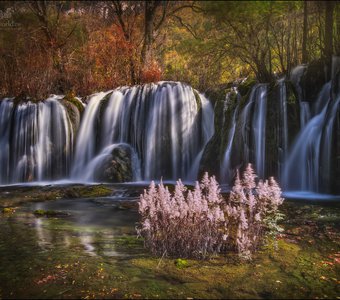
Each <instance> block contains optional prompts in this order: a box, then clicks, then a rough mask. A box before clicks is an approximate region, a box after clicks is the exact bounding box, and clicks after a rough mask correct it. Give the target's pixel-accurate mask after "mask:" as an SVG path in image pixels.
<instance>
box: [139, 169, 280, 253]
mask: <svg viewBox="0 0 340 300" xmlns="http://www.w3.org/2000/svg"><path fill="white" fill-rule="evenodd" d="M255 179H256V175H255V173H254V171H253V169H252V167H251V165H248V167H247V169H246V170H245V172H244V173H243V176H242V178H240V177H239V175H237V177H236V180H235V185H234V187H233V188H232V191H231V193H230V196H229V199H228V200H226V199H225V198H224V197H223V196H222V195H221V191H220V188H219V185H218V183H217V181H216V179H215V177H214V176H213V177H209V176H208V174H207V173H206V174H205V175H204V177H203V179H202V181H201V182H200V183H198V182H196V185H195V188H194V189H193V190H189V189H188V188H187V187H185V186H184V185H183V183H182V182H181V180H178V181H177V184H176V186H175V191H174V193H173V194H171V193H170V192H169V190H168V187H166V186H164V184H163V183H160V184H159V185H158V186H156V185H155V183H154V182H151V184H150V186H149V189H148V190H145V191H144V194H143V195H141V196H140V203H139V213H140V216H141V221H140V225H139V227H138V234H139V235H140V236H143V237H144V240H145V245H146V247H147V248H149V249H150V250H151V252H152V253H154V254H156V255H169V256H175V257H195V258H204V257H206V256H207V255H209V254H214V253H221V252H226V251H235V252H237V253H238V254H239V255H240V256H241V257H242V258H245V259H250V258H251V255H252V253H254V252H255V251H256V250H257V249H258V247H259V246H260V245H261V243H262V242H263V240H264V237H265V236H266V234H267V233H271V234H275V233H277V232H278V231H280V227H279V226H278V225H277V221H279V220H280V217H281V215H280V214H279V213H278V207H279V205H280V204H281V203H282V201H283V199H282V198H281V189H280V187H279V186H278V184H277V183H276V181H275V180H274V179H273V178H271V179H270V180H269V181H267V180H266V181H265V182H263V181H259V182H258V183H257V184H256V183H255Z"/></svg>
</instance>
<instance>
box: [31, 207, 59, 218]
mask: <svg viewBox="0 0 340 300" xmlns="http://www.w3.org/2000/svg"><path fill="white" fill-rule="evenodd" d="M33 214H34V215H35V216H36V217H55V216H57V215H58V212H56V211H54V210H44V209H37V210H35V211H34V212H33Z"/></svg>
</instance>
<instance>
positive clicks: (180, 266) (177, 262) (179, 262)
mask: <svg viewBox="0 0 340 300" xmlns="http://www.w3.org/2000/svg"><path fill="white" fill-rule="evenodd" d="M174 263H175V266H176V267H177V268H178V269H184V268H186V267H187V266H188V261H187V260H186V259H182V258H177V259H176V260H175V261H174Z"/></svg>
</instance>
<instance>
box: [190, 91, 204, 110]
mask: <svg viewBox="0 0 340 300" xmlns="http://www.w3.org/2000/svg"><path fill="white" fill-rule="evenodd" d="M192 91H193V93H194V95H195V100H196V105H197V111H199V110H200V109H201V107H202V103H201V97H200V95H199V94H198V92H197V91H196V90H195V89H192Z"/></svg>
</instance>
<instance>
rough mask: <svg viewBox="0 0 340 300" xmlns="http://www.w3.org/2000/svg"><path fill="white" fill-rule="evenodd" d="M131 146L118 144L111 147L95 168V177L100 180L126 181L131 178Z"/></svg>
mask: <svg viewBox="0 0 340 300" xmlns="http://www.w3.org/2000/svg"><path fill="white" fill-rule="evenodd" d="M132 151H133V150H132V148H131V147H130V146H129V145H126V144H120V145H118V146H116V147H114V148H113V150H112V152H111V155H108V156H107V158H106V159H105V160H104V161H103V163H102V164H101V165H100V166H98V168H97V170H95V179H96V180H98V181H102V182H127V181H132V180H133V170H132V155H133V153H132Z"/></svg>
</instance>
